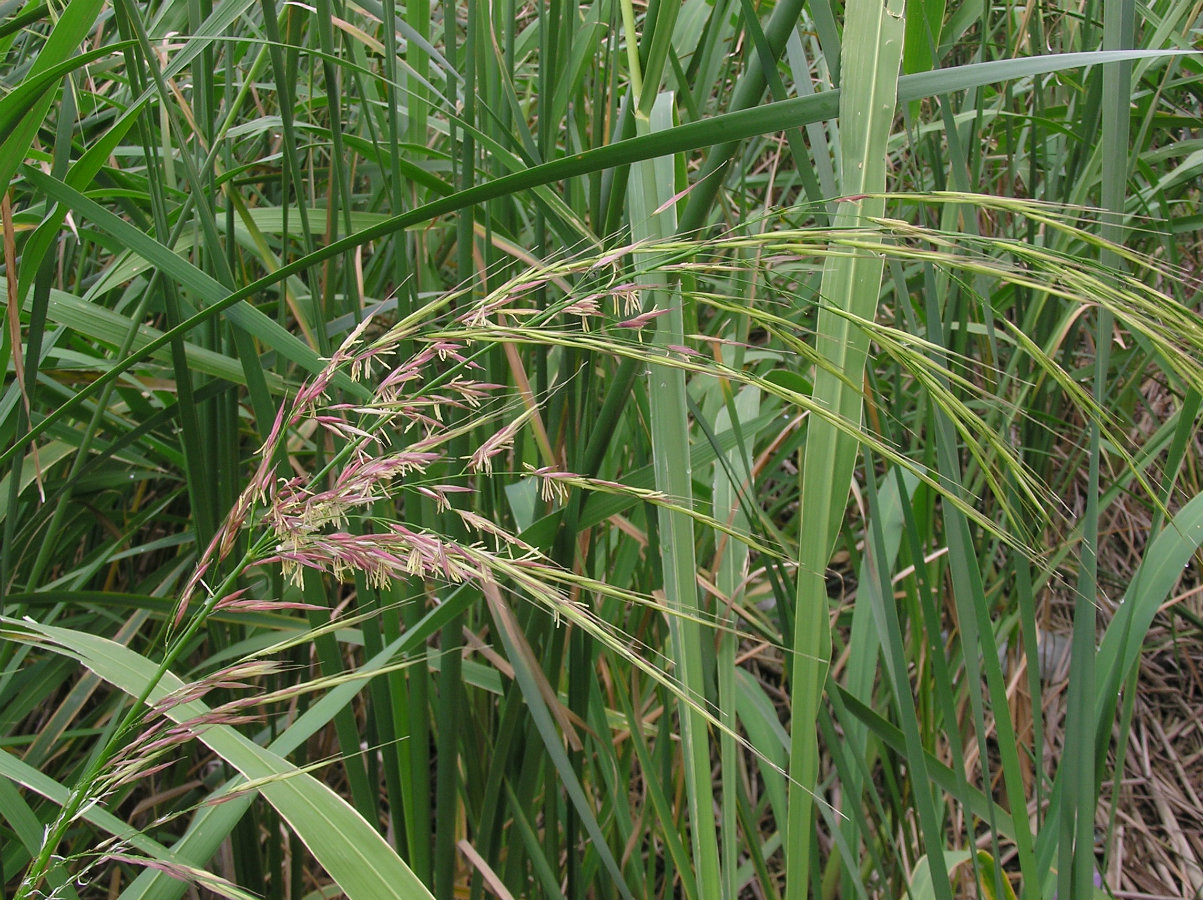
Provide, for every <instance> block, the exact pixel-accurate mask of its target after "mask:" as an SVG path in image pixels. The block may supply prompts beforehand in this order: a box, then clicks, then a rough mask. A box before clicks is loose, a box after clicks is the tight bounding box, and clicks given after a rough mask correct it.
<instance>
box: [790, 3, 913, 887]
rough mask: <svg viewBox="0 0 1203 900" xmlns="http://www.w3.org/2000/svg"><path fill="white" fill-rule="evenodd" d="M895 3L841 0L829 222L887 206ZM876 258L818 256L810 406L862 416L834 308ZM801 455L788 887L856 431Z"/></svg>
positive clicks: (801, 876)
mask: <svg viewBox="0 0 1203 900" xmlns="http://www.w3.org/2000/svg"><path fill="white" fill-rule="evenodd" d="M903 8H904V6H903V4H902V2H900V0H891V2H888V3H886V4H885V5H884V6H883V5H882V4H881V3H879V2H874V0H849V3H848V6H847V10H846V19H845V26H844V50H843V53H844V57H843V71H844V73H845V75H846V78H845V82H844V85H843V92H842V94H841V97H840V117H839V128H840V147H841V163H842V171H841V185H840V186H841V190H842V191H844V193H845V194H848V195H853V196H857V197H859V196H860V195H866V194H872V195H874V196H872V197H865V198H862V199H851V200H848V201H845V202H844V203H842V204H841V206H840V209H839V210H838V211H837V213H836V221H835V227H836V228H840V227H848V226H855V225H858V224H860V223H861V222H862V221H863V217H865V216H876V217H880V216H881V215H883V214H884V212H885V201H884V198H883V197H882V196H881V195H882V192H883V191H884V190H885V162H886V142H887V140H888V138H889V135H890V129H891V125H892V123H893V120H894V105H895V102H896V97H897V85H898V70H899V66H900V64H901V60H902V38H903ZM882 269H883V261H882V259H881V258H880V257H878V256H876V255H872V254H870V253H864V254H857V255H854V256H847V257H844V256H840V257H831V258H828V260H827V261H826V262H825V263H824V267H823V278H822V283H821V288H820V301H821V303H822V306H821V308H820V311H819V318H818V323H817V325H816V339H815V349H816V351H817V353H818V354H819V356H820V357H821V358H823V359H826V360H829V361H830V362H831V364H832V365H831V367H830V368H828V367H826V366H820V367H818V368H817V369H816V373H815V382H814V391H813V397H814V400H815V402H816V403H817V404H819V405H821V406H824V407H826V408H827V409H829V410H830V411H831V412H832V413H834V414H836V415H838V416H840V417H841V418H843V419H845V420H846V421H848V422H850V423H853V424H859V423H860V420H861V394H860V391H859V390H858V389H857V388H856V387H854V385H860V384H861V383H862V382H863V373H864V368H865V359H866V355H867V352H868V346H869V337H868V335H867V334H866V333H865V332H864V331H862V330H860V329H859V328H856V327H855V326H853V325H852V323H851V322H850V321H849V320H848V319H847V318H845V317H844V316H843V315H841V313H851V314H852V315H854V316H856V317H858V318H860V319H865V320H870V319H872V318H873V316H874V314H875V311H876V309H877V298H878V294H879V292H880V290H881V276H882ZM808 429H809V430H808V434H807V439H806V450H805V456H804V459H803V464H802V504H803V506H802V509H803V513H802V516H803V522H804V525H803V527H804V529H805V531H804V533H803V536H802V540H801V544H800V547H799V557H798V584H797V594H796V600H795V606H794V633H793V640H792V644H791V647H792V654H791V659H790V664H791V681H790V692H791V699H792V704H793V715H792V722H791V728H790V755H789V774H790V784H789V822H788V827H787V831H786V845H785V865H786V875H785V895H786V896H787V897H791V898H794V897H797V898H801V897H805V896H807V895H808V893H809V891H810V882H811V868H812V860H811V848H812V845H813V835H814V830H813V829H814V800H815V792H816V790H817V788H818V764H819V747H818V717H819V707H820V703H821V701H822V696H823V692H824V686H825V683H826V680H827V670H828V666H829V664H830V660H831V636H830V627H831V626H830V621H829V613H828V601H827V586H826V580H825V578H824V574H825V572H826V569H827V562H828V559H829V558H830V556H831V551H832V549H833V546H834V544H835V540H836V537H837V535H838V534H839V532H840V530H841V523H842V521H843V517H844V511H845V506H846V504H847V499H848V490H849V487H850V486H851V482H852V473H853V468H854V466H855V462H856V441H855V439H854V438H851V437H849V436H848V435H846V434H844V433H843V432H842V431H840V430H839V429H837V428H836V427H835V426H834V425H832V424H831V423H829V422H828V421H826V420H824V419H820V418H819V417H817V416H812V417H811V419H810V423H809V426H808Z"/></svg>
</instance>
